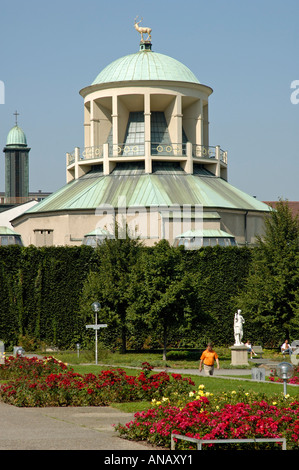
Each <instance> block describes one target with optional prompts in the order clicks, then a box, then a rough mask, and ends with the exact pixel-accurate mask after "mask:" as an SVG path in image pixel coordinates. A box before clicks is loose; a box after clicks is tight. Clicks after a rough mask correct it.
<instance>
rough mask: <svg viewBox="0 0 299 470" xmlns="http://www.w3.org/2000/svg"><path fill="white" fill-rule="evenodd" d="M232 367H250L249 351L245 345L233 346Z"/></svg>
mask: <svg viewBox="0 0 299 470" xmlns="http://www.w3.org/2000/svg"><path fill="white" fill-rule="evenodd" d="M230 349H231V352H232V362H231V365H232V366H248V365H249V364H248V349H247V347H246V346H244V344H241V345H240V346H231V347H230Z"/></svg>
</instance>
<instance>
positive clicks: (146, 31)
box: [134, 16, 152, 42]
mask: <svg viewBox="0 0 299 470" xmlns="http://www.w3.org/2000/svg"><path fill="white" fill-rule="evenodd" d="M137 18H138V16H136V18H135V20H134V23H135V24H134V27H135V29H136V31H138V33H140V34H141V41H142V42H144V38H143V35H144V34H147V38H146V40H145V41H151V39H152V36H151V32H152V28H148V27H146V26H144V27H141V26H139V23H141V21H142V20H143V18H141V20H139V21H136V20H137Z"/></svg>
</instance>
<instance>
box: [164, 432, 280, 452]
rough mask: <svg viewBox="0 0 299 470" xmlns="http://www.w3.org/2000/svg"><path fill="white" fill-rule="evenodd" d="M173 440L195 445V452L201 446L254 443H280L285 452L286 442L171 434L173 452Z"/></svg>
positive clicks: (269, 439)
mask: <svg viewBox="0 0 299 470" xmlns="http://www.w3.org/2000/svg"><path fill="white" fill-rule="evenodd" d="M175 439H181V440H183V441H188V442H194V443H195V444H196V445H197V450H202V445H203V444H241V443H242V442H243V443H256V442H273V443H275V442H281V443H282V450H287V441H286V439H285V438H284V437H277V438H268V439H263V438H256V439H254V438H253V439H196V438H195V437H187V436H183V435H181V434H171V450H175Z"/></svg>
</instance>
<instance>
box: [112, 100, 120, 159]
mask: <svg viewBox="0 0 299 470" xmlns="http://www.w3.org/2000/svg"><path fill="white" fill-rule="evenodd" d="M111 117H112V135H113V137H112V143H113V156H115V157H117V156H118V153H117V147H118V143H119V142H118V97H117V96H115V95H113V97H112V115H111Z"/></svg>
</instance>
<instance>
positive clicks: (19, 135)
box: [6, 126, 27, 147]
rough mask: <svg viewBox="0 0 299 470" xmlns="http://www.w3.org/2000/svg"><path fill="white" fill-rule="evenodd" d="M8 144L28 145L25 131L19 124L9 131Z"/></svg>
mask: <svg viewBox="0 0 299 470" xmlns="http://www.w3.org/2000/svg"><path fill="white" fill-rule="evenodd" d="M6 146H7V147H8V146H21V147H27V139H26V135H25V133H24V131H23V130H22V129H21V128H20V127H19V126H14V127H13V128H12V129H11V130H10V131H9V133H8V136H7V140H6Z"/></svg>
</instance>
